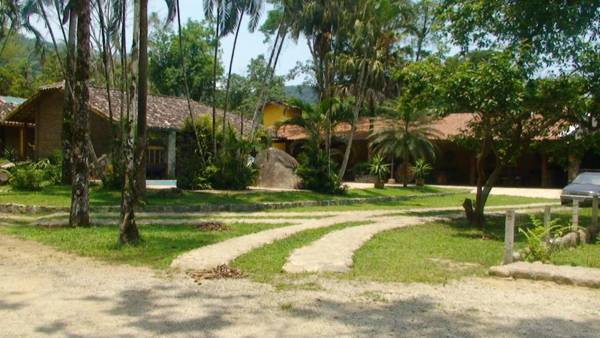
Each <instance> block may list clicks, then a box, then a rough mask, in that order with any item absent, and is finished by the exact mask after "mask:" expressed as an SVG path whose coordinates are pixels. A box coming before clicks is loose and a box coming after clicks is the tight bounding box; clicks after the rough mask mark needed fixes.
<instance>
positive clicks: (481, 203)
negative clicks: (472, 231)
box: [463, 152, 504, 229]
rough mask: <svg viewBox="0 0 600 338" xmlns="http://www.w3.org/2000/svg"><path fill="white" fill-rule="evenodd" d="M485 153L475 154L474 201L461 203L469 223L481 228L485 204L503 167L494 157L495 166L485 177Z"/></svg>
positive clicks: (483, 220) (482, 226)
mask: <svg viewBox="0 0 600 338" xmlns="http://www.w3.org/2000/svg"><path fill="white" fill-rule="evenodd" d="M485 155H486V152H484V154H480V155H478V156H477V193H476V196H475V203H474V205H473V201H471V200H470V199H467V200H465V202H464V203H463V207H464V208H465V214H466V216H467V220H468V221H469V223H470V224H471V225H474V226H477V227H479V228H481V229H483V228H484V227H485V205H486V203H487V200H488V198H489V196H490V193H491V192H492V188H493V187H494V186H495V185H496V181H497V180H498V178H499V177H500V174H501V173H502V170H503V169H504V167H503V166H502V165H501V164H500V163H499V160H498V159H496V167H495V168H494V171H492V173H491V174H490V176H489V177H488V178H487V179H486V176H485Z"/></svg>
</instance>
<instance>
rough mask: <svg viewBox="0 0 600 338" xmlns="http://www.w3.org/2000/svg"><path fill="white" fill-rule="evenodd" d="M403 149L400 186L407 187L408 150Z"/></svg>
mask: <svg viewBox="0 0 600 338" xmlns="http://www.w3.org/2000/svg"><path fill="white" fill-rule="evenodd" d="M406 148H407V147H405V148H404V155H403V156H402V186H404V187H405V188H406V187H408V163H409V162H410V159H409V155H408V149H406Z"/></svg>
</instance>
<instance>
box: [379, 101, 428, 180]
mask: <svg viewBox="0 0 600 338" xmlns="http://www.w3.org/2000/svg"><path fill="white" fill-rule="evenodd" d="M383 110H384V112H385V113H386V115H387V117H388V118H387V119H386V120H385V123H386V126H385V128H383V129H381V130H374V131H373V132H372V133H371V135H370V141H371V148H372V149H373V151H374V152H375V153H377V154H380V155H382V156H386V157H387V156H389V157H391V158H392V161H393V159H395V158H402V162H403V163H402V180H403V185H404V186H405V187H406V186H407V185H408V170H409V164H410V161H413V160H415V161H416V160H417V159H423V158H426V159H429V160H432V159H434V158H435V148H434V146H433V144H432V143H431V139H433V138H436V137H438V136H439V132H438V131H437V130H436V129H434V128H432V127H431V123H432V121H433V118H432V116H431V114H429V113H428V112H426V111H422V110H416V109H413V108H412V107H411V105H410V103H408V102H407V101H406V100H403V99H402V98H401V97H399V98H397V99H395V100H393V101H391V102H389V103H387V104H386V105H384V107H383Z"/></svg>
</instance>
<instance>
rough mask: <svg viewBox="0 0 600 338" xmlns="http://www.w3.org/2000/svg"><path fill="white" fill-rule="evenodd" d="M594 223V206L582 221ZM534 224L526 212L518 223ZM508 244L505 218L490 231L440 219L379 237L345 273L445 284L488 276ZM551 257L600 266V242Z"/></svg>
mask: <svg viewBox="0 0 600 338" xmlns="http://www.w3.org/2000/svg"><path fill="white" fill-rule="evenodd" d="M538 217H541V215H538ZM555 217H560V218H561V219H563V220H564V222H563V224H564V225H567V224H568V222H567V221H566V220H568V219H569V217H570V215H569V214H568V213H564V212H563V213H561V214H560V215H557V216H555ZM589 222H590V217H589V210H585V211H583V215H582V218H581V224H582V225H585V224H589ZM528 223H530V222H529V220H528V218H526V217H523V218H520V220H519V222H518V224H519V225H520V226H527V225H528ZM515 242H516V248H517V249H522V248H524V247H525V238H524V236H522V235H521V234H520V233H519V232H518V231H517V232H516V238H515ZM503 248H504V218H503V217H488V227H487V231H486V233H485V236H484V233H483V232H482V231H481V230H478V229H474V228H473V227H471V226H469V225H468V223H467V222H466V221H464V220H453V221H444V222H435V223H430V224H424V225H420V226H416V227H411V228H404V229H398V230H392V231H387V232H384V233H381V234H379V235H377V236H375V237H374V238H373V239H372V240H371V241H369V242H368V243H367V244H366V245H365V246H363V247H362V248H361V249H360V250H358V251H357V252H356V253H355V255H354V268H353V270H352V271H351V272H350V273H347V274H344V275H342V277H343V278H351V279H367V280H377V281H384V282H426V283H444V282H446V281H447V280H451V279H458V278H461V277H464V276H485V275H486V274H487V271H488V269H489V267H491V266H493V265H497V264H500V263H501V262H502V257H503V252H504V251H503ZM551 262H552V263H554V264H562V265H578V266H588V267H600V244H590V245H584V246H581V247H578V248H576V249H568V250H562V251H560V252H558V253H556V254H555V255H554V256H553V257H552V258H551Z"/></svg>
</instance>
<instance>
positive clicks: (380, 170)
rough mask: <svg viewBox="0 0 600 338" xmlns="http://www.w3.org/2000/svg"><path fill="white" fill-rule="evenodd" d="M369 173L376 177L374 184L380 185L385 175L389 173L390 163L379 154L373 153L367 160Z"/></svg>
mask: <svg viewBox="0 0 600 338" xmlns="http://www.w3.org/2000/svg"><path fill="white" fill-rule="evenodd" d="M369 173H370V174H371V175H373V176H375V177H376V178H377V183H376V185H377V186H378V187H380V186H379V185H381V183H383V182H384V180H385V178H386V177H387V175H388V174H389V173H390V165H389V164H386V163H385V160H384V159H383V157H381V156H380V155H375V156H373V158H371V161H370V162H369Z"/></svg>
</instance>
